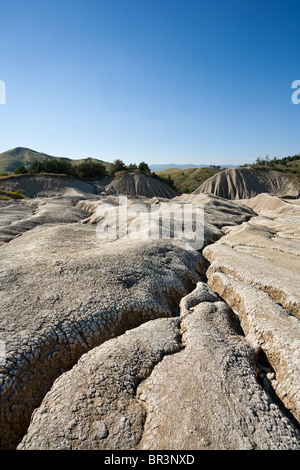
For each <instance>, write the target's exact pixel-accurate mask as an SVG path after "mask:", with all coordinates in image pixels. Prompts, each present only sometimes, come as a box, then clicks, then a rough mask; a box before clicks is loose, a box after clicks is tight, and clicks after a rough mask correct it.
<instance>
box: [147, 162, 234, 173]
mask: <svg viewBox="0 0 300 470" xmlns="http://www.w3.org/2000/svg"><path fill="white" fill-rule="evenodd" d="M215 166H216V165H215ZM217 166H220V168H235V167H236V166H237V165H217ZM149 167H150V170H152V171H155V172H156V171H161V170H166V169H175V170H187V169H188V168H207V167H209V165H208V164H206V165H204V164H199V165H195V164H193V163H190V164H180V163H167V164H166V165H149Z"/></svg>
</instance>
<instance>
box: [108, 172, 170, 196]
mask: <svg viewBox="0 0 300 470" xmlns="http://www.w3.org/2000/svg"><path fill="white" fill-rule="evenodd" d="M105 191H106V193H107V194H127V195H131V196H145V197H149V198H151V197H163V198H167V199H172V198H173V197H175V196H177V195H178V193H177V192H176V191H174V189H172V188H170V187H169V186H168V185H166V184H164V183H163V182H161V181H159V180H157V179H155V178H151V177H150V176H148V175H146V174H145V173H140V172H135V171H132V172H128V173H124V174H122V175H121V176H119V177H116V178H114V180H113V181H112V182H111V183H110V184H109V185H108V186H106V189H105Z"/></svg>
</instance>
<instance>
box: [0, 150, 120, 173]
mask: <svg viewBox="0 0 300 470" xmlns="http://www.w3.org/2000/svg"><path fill="white" fill-rule="evenodd" d="M47 158H48V159H58V160H67V161H69V162H71V163H74V164H79V163H80V162H82V161H96V162H100V163H103V164H104V165H105V166H106V168H107V169H108V168H109V167H110V165H111V163H109V162H104V161H102V160H97V159H95V158H82V159H77V160H72V159H71V158H66V157H53V156H52V155H47V154H46V153H41V152H36V151H35V150H31V149H28V148H24V147H16V148H14V149H12V150H7V151H6V152H3V153H1V154H0V173H5V172H8V173H10V172H13V171H14V170H15V169H16V168H19V167H20V166H21V165H24V166H25V168H27V167H29V166H30V165H31V164H32V163H33V162H34V161H35V160H38V161H43V160H45V159H47Z"/></svg>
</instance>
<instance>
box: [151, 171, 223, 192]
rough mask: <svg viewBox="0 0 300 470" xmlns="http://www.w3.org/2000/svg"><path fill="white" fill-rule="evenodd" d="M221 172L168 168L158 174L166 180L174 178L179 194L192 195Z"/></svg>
mask: <svg viewBox="0 0 300 470" xmlns="http://www.w3.org/2000/svg"><path fill="white" fill-rule="evenodd" d="M220 171H222V170H221V169H217V168H211V167H201V168H186V169H179V168H166V169H164V170H160V171H157V172H156V174H157V175H159V176H163V177H165V178H168V177H170V178H172V180H173V183H174V186H175V187H176V189H177V191H178V192H179V193H192V192H193V191H195V190H196V189H197V188H198V187H199V186H200V185H201V184H202V183H203V182H204V181H206V180H207V179H208V178H211V177H212V176H214V175H215V174H216V173H219V172H220Z"/></svg>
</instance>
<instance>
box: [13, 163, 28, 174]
mask: <svg viewBox="0 0 300 470" xmlns="http://www.w3.org/2000/svg"><path fill="white" fill-rule="evenodd" d="M13 173H14V175H26V174H27V173H28V171H27V169H26V168H25V166H24V165H21V166H19V167H18V168H16V169H15V170H14V171H13Z"/></svg>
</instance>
